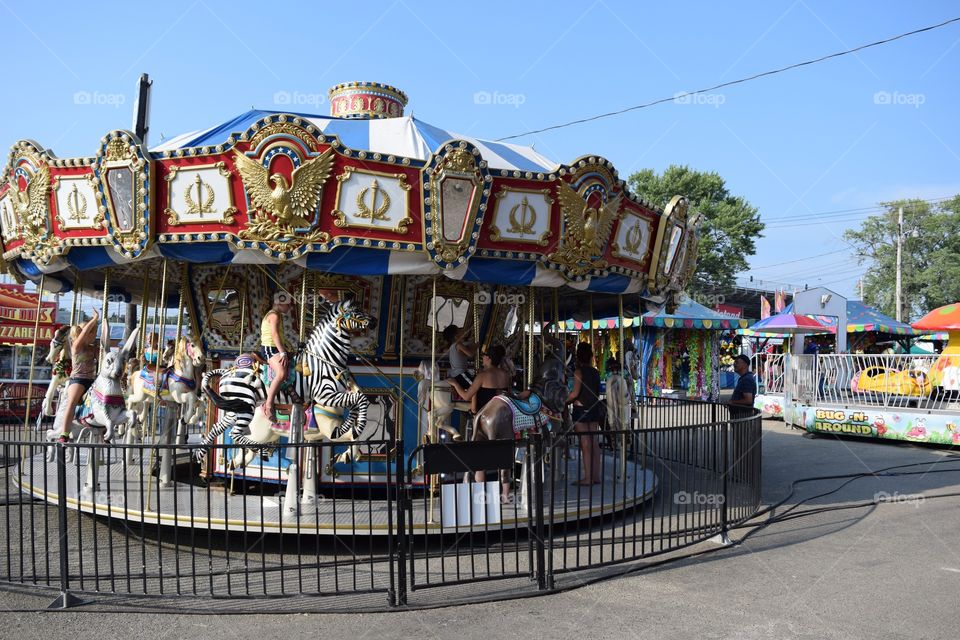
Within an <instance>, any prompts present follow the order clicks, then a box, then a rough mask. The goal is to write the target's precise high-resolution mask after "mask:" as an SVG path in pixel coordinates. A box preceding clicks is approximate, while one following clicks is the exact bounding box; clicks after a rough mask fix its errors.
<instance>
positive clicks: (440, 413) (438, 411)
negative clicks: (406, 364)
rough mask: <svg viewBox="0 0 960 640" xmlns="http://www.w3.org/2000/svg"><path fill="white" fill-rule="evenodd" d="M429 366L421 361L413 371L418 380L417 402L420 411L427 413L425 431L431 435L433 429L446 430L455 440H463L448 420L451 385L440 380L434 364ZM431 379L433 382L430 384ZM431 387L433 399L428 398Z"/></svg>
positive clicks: (437, 430) (450, 403) (452, 406)
mask: <svg viewBox="0 0 960 640" xmlns="http://www.w3.org/2000/svg"><path fill="white" fill-rule="evenodd" d="M430 369H431V367H430V366H429V365H428V364H427V363H426V361H423V362H421V363H420V366H419V367H417V370H416V372H414V374H413V375H414V377H416V378H417V379H418V380H419V382H418V383H417V404H418V405H419V407H420V409H421V411H424V412H426V414H427V425H428V427H427V433H428V434H430V436H431V437H433V433H434V429H435V430H436V432H437V434H438V435H439V432H440V431H444V432H446V433H447V434H448V435H449V436H450V437H451V438H453V439H454V440H455V441H457V440H463V436H461V435H460V432H459V431H457V430H456V429H454V428H453V425H452V424H451V422H450V416H451V414H453V410H454V408H455V407H454V402H453V387H451V386H450V383H449V382H446V381H445V380H441V379H440V377H439V375H438V372H437V368H436V366H434V367H432V369H433V371H432V372H431V371H430ZM431 381H433V383H432V384H431ZM431 387H432V388H433V401H432V402H431V399H430V389H431Z"/></svg>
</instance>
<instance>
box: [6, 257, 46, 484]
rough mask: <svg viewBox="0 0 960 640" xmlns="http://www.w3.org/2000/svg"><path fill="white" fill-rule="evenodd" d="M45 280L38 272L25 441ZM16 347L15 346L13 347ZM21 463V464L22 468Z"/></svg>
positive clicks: (24, 416) (24, 426)
mask: <svg viewBox="0 0 960 640" xmlns="http://www.w3.org/2000/svg"><path fill="white" fill-rule="evenodd" d="M44 280H45V277H44V274H43V273H41V274H40V285H39V286H38V287H37V310H36V311H37V315H36V317H35V318H34V319H33V346H32V347H31V349H30V373H29V374H28V375H27V401H26V407H25V408H24V410H23V440H24V441H26V440H27V438H28V437H29V434H30V431H29V426H30V400H31V399H32V398H33V365H34V362H36V360H37V337H38V336H37V333H39V332H40V311H41V310H42V309H43V307H42V302H43V282H44ZM14 348H16V347H14ZM26 453H27V449H26V447H24V449H23V450H22V451H21V454H22V455H21V457H22V458H24V459H26ZM22 466H23V465H21V468H22Z"/></svg>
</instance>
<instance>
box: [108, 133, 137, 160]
mask: <svg viewBox="0 0 960 640" xmlns="http://www.w3.org/2000/svg"><path fill="white" fill-rule="evenodd" d="M104 155H105V157H106V159H107V161H108V162H120V161H121V160H129V159H131V158H132V157H133V154H132V153H131V151H130V145H129V144H127V142H126V141H124V140H123V139H122V138H113V139H112V140H110V142H108V143H107V149H106V151H105V152H104Z"/></svg>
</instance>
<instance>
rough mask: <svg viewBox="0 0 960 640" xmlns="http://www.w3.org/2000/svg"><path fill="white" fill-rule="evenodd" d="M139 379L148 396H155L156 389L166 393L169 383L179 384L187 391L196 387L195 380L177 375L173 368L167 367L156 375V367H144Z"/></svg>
mask: <svg viewBox="0 0 960 640" xmlns="http://www.w3.org/2000/svg"><path fill="white" fill-rule="evenodd" d="M140 379H141V380H142V381H143V389H144V391H146V392H147V393H149V394H150V395H157V389H160V392H161V393H163V392H165V391H167V390H168V389H169V388H170V383H171V382H179V383H180V384H182V385H184V386H185V387H187V388H188V389H193V388H194V387H196V386H197V382H196V380H194V379H193V378H185V377H183V376H181V375H177V373H176V372H175V371H174V370H173V367H167V368H166V369H163V370H162V371H160V372H159V373H158V372H157V367H152V366H150V365H146V366H144V367H143V368H142V369H140Z"/></svg>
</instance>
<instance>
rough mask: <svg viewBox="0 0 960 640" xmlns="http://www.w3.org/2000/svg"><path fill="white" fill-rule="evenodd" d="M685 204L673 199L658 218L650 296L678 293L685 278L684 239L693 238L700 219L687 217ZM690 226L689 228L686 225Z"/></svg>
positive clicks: (685, 248)
mask: <svg viewBox="0 0 960 640" xmlns="http://www.w3.org/2000/svg"><path fill="white" fill-rule="evenodd" d="M689 207H690V205H689V202H688V201H687V199H686V198H684V197H683V196H674V197H673V198H672V199H671V200H670V202H669V203H668V204H667V207H666V209H664V212H663V217H661V218H660V228H659V231H658V235H657V242H656V245H655V246H654V253H653V261H652V262H651V264H650V275H649V281H650V290H651V291H650V292H651V293H652V294H653V295H661V294H665V293H666V292H667V290H675V291H679V289H678V288H677V287H678V286H680V285H681V283H682V281H683V279H684V278H685V277H686V275H687V266H688V265H687V262H688V255H689V254H688V246H689V240H688V237H689V236H691V235H695V234H696V232H697V228H698V227H699V224H700V223H699V220H700V219H701V216H699V215H698V216H693V217H691V216H690V215H689ZM691 222H693V223H694V224H693V225H692V226H690V223H691Z"/></svg>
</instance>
